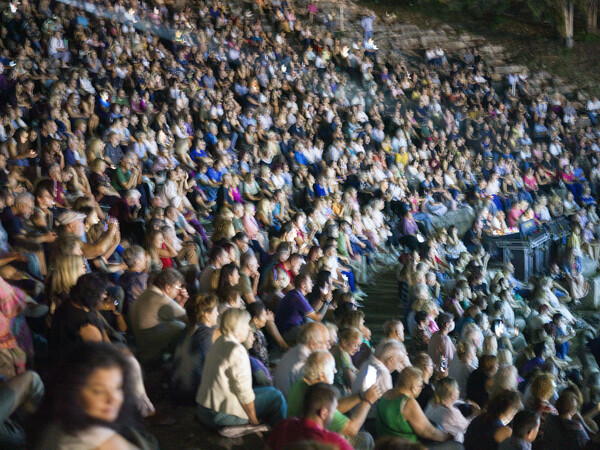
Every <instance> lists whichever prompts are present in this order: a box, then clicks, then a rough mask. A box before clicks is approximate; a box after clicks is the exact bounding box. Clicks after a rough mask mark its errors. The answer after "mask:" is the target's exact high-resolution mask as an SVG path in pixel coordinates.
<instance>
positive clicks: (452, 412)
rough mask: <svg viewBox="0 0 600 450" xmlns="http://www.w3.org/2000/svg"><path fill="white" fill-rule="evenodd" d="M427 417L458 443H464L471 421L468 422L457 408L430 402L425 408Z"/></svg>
mask: <svg viewBox="0 0 600 450" xmlns="http://www.w3.org/2000/svg"><path fill="white" fill-rule="evenodd" d="M425 416H427V418H428V419H429V420H430V421H431V422H434V423H436V424H438V425H439V426H440V428H441V429H442V430H443V431H445V432H446V433H450V434H451V435H452V436H454V440H455V441H456V442H464V440H465V436H464V434H465V432H466V431H467V427H468V426H469V423H471V421H470V420H467V419H466V418H465V416H463V415H462V413H461V412H460V411H459V410H458V409H457V408H456V407H454V406H452V407H451V408H447V407H446V406H442V405H440V404H438V403H433V402H430V403H429V404H428V405H427V408H425Z"/></svg>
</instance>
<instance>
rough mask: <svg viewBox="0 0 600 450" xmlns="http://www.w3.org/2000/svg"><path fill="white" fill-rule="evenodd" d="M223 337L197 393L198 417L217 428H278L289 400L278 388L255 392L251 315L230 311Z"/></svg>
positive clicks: (213, 349)
mask: <svg viewBox="0 0 600 450" xmlns="http://www.w3.org/2000/svg"><path fill="white" fill-rule="evenodd" d="M220 331H221V334H222V336H221V337H219V339H217V340H216V341H215V343H214V344H213V346H212V347H211V349H210V351H209V352H208V355H207V356H206V360H205V363H204V370H203V372H202V382H201V383H200V388H199V389H198V393H197V394H196V403H197V404H198V418H199V420H200V422H202V423H203V424H204V425H206V426H208V427H211V428H214V427H223V426H230V425H246V424H251V425H258V424H259V423H261V422H267V423H269V424H271V425H274V424H275V423H277V422H278V421H280V420H282V419H283V418H285V416H286V413H287V404H286V401H285V399H284V397H283V395H282V394H281V392H279V391H278V390H277V389H275V388H272V387H261V388H256V389H254V390H253V389H252V371H251V367H250V358H249V357H248V353H247V352H246V348H245V347H244V345H243V343H244V342H245V341H246V339H248V335H249V333H250V314H249V313H248V312H247V311H245V310H242V309H236V308H230V309H228V310H227V311H225V312H224V313H223V315H222V319H221V326H220Z"/></svg>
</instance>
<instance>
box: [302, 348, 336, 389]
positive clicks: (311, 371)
mask: <svg viewBox="0 0 600 450" xmlns="http://www.w3.org/2000/svg"><path fill="white" fill-rule="evenodd" d="M330 364H331V365H334V366H335V360H334V359H333V356H332V355H331V353H329V352H327V351H324V350H318V351H315V352H312V353H311V354H310V355H309V356H308V358H307V359H306V363H304V368H303V369H302V376H303V377H304V378H305V379H306V380H307V381H308V382H312V381H317V380H319V379H320V378H321V377H322V376H323V374H324V373H325V372H326V370H325V369H326V368H327V366H328V365H330Z"/></svg>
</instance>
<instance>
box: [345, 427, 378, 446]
mask: <svg viewBox="0 0 600 450" xmlns="http://www.w3.org/2000/svg"><path fill="white" fill-rule="evenodd" d="M348 442H349V443H350V445H352V447H353V448H354V449H355V450H372V449H373V448H375V441H374V440H373V436H371V435H370V434H369V433H367V432H366V431H361V432H359V433H357V434H356V436H351V437H349V438H348Z"/></svg>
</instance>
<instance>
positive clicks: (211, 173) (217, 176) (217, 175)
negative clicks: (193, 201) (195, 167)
mask: <svg viewBox="0 0 600 450" xmlns="http://www.w3.org/2000/svg"><path fill="white" fill-rule="evenodd" d="M206 175H208V178H210V179H211V180H212V181H214V182H215V183H220V182H221V178H223V171H219V172H217V171H216V170H215V169H214V168H213V167H209V168H208V169H207V170H206Z"/></svg>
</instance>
